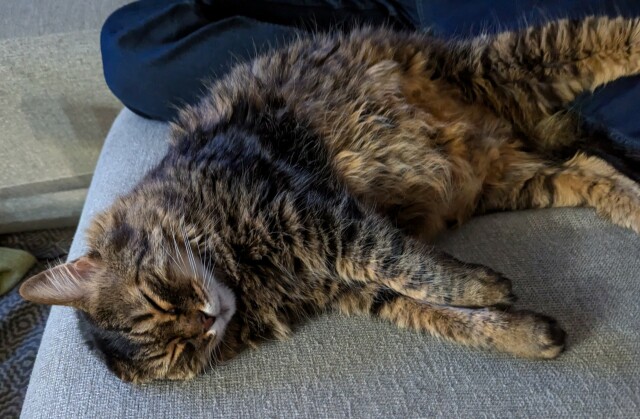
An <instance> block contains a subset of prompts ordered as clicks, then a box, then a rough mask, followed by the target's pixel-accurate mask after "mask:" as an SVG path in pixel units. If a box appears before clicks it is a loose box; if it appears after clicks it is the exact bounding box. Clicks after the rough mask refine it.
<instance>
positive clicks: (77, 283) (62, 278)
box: [20, 256, 100, 310]
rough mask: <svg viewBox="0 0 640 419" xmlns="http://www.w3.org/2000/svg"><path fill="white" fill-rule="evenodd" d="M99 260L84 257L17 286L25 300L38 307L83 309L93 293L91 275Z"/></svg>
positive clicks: (97, 266)
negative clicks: (59, 306) (38, 305)
mask: <svg viewBox="0 0 640 419" xmlns="http://www.w3.org/2000/svg"><path fill="white" fill-rule="evenodd" d="M99 264H100V261H99V260H96V259H92V258H89V257H87V256H83V257H81V258H79V259H76V260H74V261H72V262H67V263H64V264H62V265H58V266H56V267H53V268H51V269H48V270H46V271H44V272H41V273H39V274H37V275H35V276H32V277H31V278H29V279H27V280H26V281H25V282H24V283H23V284H22V285H21V286H20V295H21V296H22V298H24V299H25V300H29V301H32V302H34V303H38V304H49V305H62V306H71V307H75V308H78V309H81V310H86V308H87V304H88V302H89V298H90V296H91V294H92V292H93V289H94V286H93V276H94V274H95V273H96V271H97V270H98V268H99Z"/></svg>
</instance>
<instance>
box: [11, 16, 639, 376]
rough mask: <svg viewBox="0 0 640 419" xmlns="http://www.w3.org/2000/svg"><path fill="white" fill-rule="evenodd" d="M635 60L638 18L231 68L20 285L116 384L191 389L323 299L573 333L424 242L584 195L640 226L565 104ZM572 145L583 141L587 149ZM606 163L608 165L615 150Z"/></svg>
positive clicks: (635, 195) (584, 200)
mask: <svg viewBox="0 0 640 419" xmlns="http://www.w3.org/2000/svg"><path fill="white" fill-rule="evenodd" d="M638 72H640V19H624V18H607V17H588V18H585V19H582V20H557V21H552V22H549V23H546V24H544V25H540V26H537V27H528V28H525V29H523V30H519V31H514V32H506V33H500V34H497V35H484V36H480V37H477V38H473V39H469V40H453V41H452V40H442V39H438V38H435V37H433V36H431V35H428V34H422V33H409V32H396V31H392V30H389V29H386V28H370V27H361V28H357V29H354V30H352V31H350V32H346V33H336V34H317V35H310V36H301V37H300V38H299V39H298V40H296V41H295V42H293V43H292V44H291V45H290V46H288V47H287V48H284V49H281V50H276V51H272V52H269V53H267V54H265V55H263V56H260V57H258V58H256V59H254V60H253V61H251V62H247V63H242V64H238V65H237V67H235V69H234V70H233V71H232V72H231V73H230V74H229V75H227V76H226V77H225V78H223V79H221V80H219V81H217V82H216V83H215V84H213V85H212V86H210V87H209V89H208V90H207V94H206V95H205V96H204V97H203V99H202V100H201V102H200V103H199V104H198V105H196V106H187V107H185V108H184V109H183V110H182V111H181V114H180V117H179V118H178V120H177V121H176V122H174V123H172V126H171V145H170V149H169V151H168V153H167V155H166V156H165V157H164V158H163V159H162V161H161V162H160V163H159V164H158V165H157V167H155V168H154V169H152V170H151V171H150V172H149V173H148V174H147V175H146V176H145V177H144V178H143V179H142V180H141V181H140V182H139V184H138V185H137V186H136V187H135V188H134V189H133V190H132V191H130V192H129V193H128V194H126V195H124V196H122V197H120V198H118V199H117V200H116V201H115V202H114V203H113V205H112V206H111V207H110V208H109V209H107V210H106V211H104V212H102V213H101V214H99V215H97V216H96V217H95V218H94V219H93V220H92V223H91V225H90V227H89V228H88V231H87V241H88V249H89V250H88V252H87V253H86V254H85V255H84V256H82V257H80V258H79V259H76V260H74V261H70V262H68V263H66V264H62V265H60V266H57V267H53V268H51V269H50V270H48V271H46V272H43V273H41V274H38V275H36V276H34V277H32V278H30V279H28V280H27V281H26V282H25V283H24V284H23V285H22V287H21V289H20V292H21V295H22V296H23V297H24V298H25V299H27V300H31V301H34V302H37V303H43V304H55V305H67V306H71V307H74V308H76V309H77V311H78V316H79V317H80V320H81V321H80V324H81V329H82V331H83V333H84V335H85V336H86V338H87V340H88V341H89V343H90V344H91V345H92V347H94V348H95V349H97V352H98V353H99V354H101V356H102V357H103V358H104V360H105V362H106V364H107V365H108V367H109V368H110V369H111V370H112V371H113V372H114V373H115V374H116V375H117V376H118V377H120V378H121V379H122V380H125V381H131V382H135V383H143V382H147V381H150V380H154V379H172V380H185V379H190V378H192V377H194V376H195V375H197V374H199V373H201V372H203V371H205V370H207V369H208V368H211V367H214V366H215V365H218V364H219V363H221V362H225V361H227V360H230V359H232V358H233V357H234V355H236V354H237V353H239V352H240V351H241V350H243V349H245V348H247V347H256V346H258V345H259V344H260V342H262V341H264V340H265V339H280V338H285V337H286V336H289V335H290V334H291V333H292V328H293V327H294V326H295V324H296V323H297V322H299V321H301V320H304V319H306V318H308V317H310V316H313V315H315V314H318V313H322V312H325V311H329V310H338V311H340V312H342V313H347V314H350V315H356V314H357V315H371V316H374V317H378V318H381V319H385V320H387V321H390V322H393V323H395V324H397V325H398V326H400V327H406V328H411V329H415V330H418V331H425V332H428V333H431V334H433V335H436V336H439V337H442V338H444V339H448V340H451V341H455V342H459V343H462V344H466V345H470V346H474V347H480V348H486V349H493V350H497V351H502V352H506V353H509V354H513V355H516V356H520V357H526V358H536V359H549V358H554V357H557V356H558V355H559V354H560V353H561V352H562V351H563V350H564V347H565V336H566V334H565V332H564V331H563V330H562V328H561V327H560V325H558V323H557V322H556V321H555V320H554V319H552V318H550V317H547V316H545V315H542V314H538V313H534V312H531V311H526V310H516V309H514V308H513V307H512V305H513V303H514V302H515V300H516V297H515V296H514V294H513V292H512V286H511V282H510V280H509V279H507V278H505V277H504V276H503V275H501V274H500V273H498V272H496V271H494V270H492V269H490V268H488V267H485V266H482V265H476V264H470V263H465V262H462V261H460V260H457V259H455V258H453V257H451V256H449V255H447V254H445V253H443V252H441V251H439V250H437V249H436V248H434V246H433V245H432V244H431V243H432V242H433V239H434V238H435V237H436V236H437V235H438V234H439V233H441V232H442V231H443V230H445V229H446V228H447V227H451V226H454V225H458V224H460V223H463V222H464V221H466V220H467V219H469V218H470V217H471V216H472V215H474V214H482V213H486V212H490V211H504V210H518V209H527V208H547V207H572V206H589V207H594V208H595V209H596V211H597V212H598V213H599V214H600V215H602V216H604V217H606V218H608V219H609V220H611V221H612V222H613V223H615V224H618V225H620V226H624V227H627V228H630V229H632V230H634V231H635V232H637V233H640V186H639V184H638V183H636V182H635V181H633V180H632V179H630V178H629V177H628V176H625V175H624V174H623V171H622V169H624V167H627V168H628V167H630V166H629V164H627V166H625V165H624V164H619V166H620V167H621V168H622V169H620V170H618V169H616V168H615V167H614V166H613V165H611V164H609V163H608V162H607V161H605V160H603V159H601V158H600V157H597V156H596V155H594V153H589V152H585V151H584V149H588V148H589V147H590V146H592V145H593V144H597V142H598V141H599V140H598V139H597V138H595V136H594V135H593V133H592V132H591V131H590V130H588V129H586V128H585V127H584V124H583V122H582V121H581V119H580V118H579V117H578V116H577V115H576V114H574V113H572V112H571V111H570V110H568V105H569V104H570V103H571V102H572V100H573V99H574V98H575V97H576V96H577V95H578V94H580V93H582V92H585V91H591V90H593V89H594V88H596V87H597V86H599V85H602V84H604V83H606V82H608V81H611V80H614V79H616V78H618V77H622V76H627V75H632V74H636V73H638ZM583 147H584V149H583ZM618 163H619V162H618Z"/></svg>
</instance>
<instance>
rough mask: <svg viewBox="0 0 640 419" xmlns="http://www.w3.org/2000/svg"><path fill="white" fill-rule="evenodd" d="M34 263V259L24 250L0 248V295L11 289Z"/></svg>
mask: <svg viewBox="0 0 640 419" xmlns="http://www.w3.org/2000/svg"><path fill="white" fill-rule="evenodd" d="M35 263H36V258H35V257H33V256H32V255H31V254H30V253H27V252H25V251H24V250H18V249H9V248H6V247H0V295H4V294H5V293H6V292H7V291H9V290H10V289H11V288H13V287H14V286H15V285H16V284H17V283H18V282H19V281H20V280H21V279H22V277H23V276H24V275H25V274H26V273H27V272H29V269H31V267H32V266H33V265H34V264H35Z"/></svg>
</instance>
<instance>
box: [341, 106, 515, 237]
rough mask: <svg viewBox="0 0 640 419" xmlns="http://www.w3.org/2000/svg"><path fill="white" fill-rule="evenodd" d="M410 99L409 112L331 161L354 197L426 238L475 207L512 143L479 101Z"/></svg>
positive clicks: (505, 128)
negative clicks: (479, 104) (427, 101)
mask: <svg viewBox="0 0 640 419" xmlns="http://www.w3.org/2000/svg"><path fill="white" fill-rule="evenodd" d="M415 97H416V96H415V95H414V98H415ZM407 102H408V103H405V107H404V112H405V113H406V115H407V116H409V117H408V118H395V119H394V121H393V122H392V123H388V124H387V125H388V126H387V127H385V128H383V129H376V130H375V135H365V136H364V137H365V138H362V139H360V140H358V139H356V140H355V141H352V142H350V143H349V144H348V145H347V146H344V147H343V148H342V149H341V150H336V151H335V153H332V154H333V155H334V156H335V157H334V167H335V168H336V169H337V173H338V174H339V176H341V177H342V179H343V180H344V182H345V183H346V185H347V187H348V188H349V190H350V191H351V192H352V194H354V195H355V196H356V197H357V198H358V199H360V200H362V201H364V202H366V203H368V204H369V205H372V206H374V207H375V208H376V209H377V210H378V211H380V212H381V213H383V214H384V215H386V216H388V217H390V218H392V219H393V220H394V222H395V223H396V224H397V225H399V226H400V227H402V228H403V229H405V230H407V231H408V232H410V233H412V234H415V235H417V236H420V237H421V238H423V239H427V240H429V239H433V238H434V237H435V236H436V235H437V234H438V233H440V232H441V231H442V230H444V229H445V228H447V226H451V225H454V224H460V223H462V222H463V221H466V220H467V219H468V218H469V217H471V215H473V213H474V212H475V210H476V207H477V204H478V202H479V201H480V199H481V197H482V195H483V193H484V190H485V188H486V187H487V185H495V184H499V183H500V179H501V177H502V176H503V173H504V171H505V164H506V162H507V161H508V159H506V160H505V155H508V153H509V152H510V150H511V149H512V148H514V147H516V146H517V144H516V141H515V140H512V139H513V134H512V133H511V128H510V126H509V124H508V123H507V122H506V121H503V120H500V119H499V118H497V116H496V115H495V114H493V113H492V112H490V111H489V110H488V109H486V108H484V107H481V106H477V107H476V106H474V107H472V106H469V105H468V104H464V103H461V102H459V101H458V100H456V98H455V97H448V98H446V99H443V100H441V101H439V102H430V103H429V104H428V106H427V105H426V104H423V103H421V102H415V101H410V100H408V101H407ZM385 122H388V121H384V120H380V121H379V123H380V124H382V123H385ZM369 128H371V127H369Z"/></svg>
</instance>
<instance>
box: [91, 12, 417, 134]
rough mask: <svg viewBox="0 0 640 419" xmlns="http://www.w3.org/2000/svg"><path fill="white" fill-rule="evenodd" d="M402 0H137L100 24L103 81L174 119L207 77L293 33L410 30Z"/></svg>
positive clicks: (130, 101) (157, 115) (154, 114)
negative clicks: (368, 27) (381, 27)
mask: <svg viewBox="0 0 640 419" xmlns="http://www.w3.org/2000/svg"><path fill="white" fill-rule="evenodd" d="M403 1H404V3H403ZM403 1H397V0H359V1H354V0H310V1H305V2H300V1H297V2H296V1H294V0H291V1H286V0H285V1H282V0H281V1H277V2H271V1H265V0H235V1H233V2H218V1H209V2H206V1H184V0H142V1H137V2H135V3H132V4H129V5H127V6H124V7H123V8H121V9H119V10H117V11H116V12H114V13H113V14H112V15H111V16H110V17H109V18H108V19H107V21H106V22H105V24H104V27H103V29H102V35H101V48H102V57H103V65H104V75H105V79H106V82H107V85H108V86H109V88H110V89H111V90H112V92H113V93H114V94H115V95H116V97H118V98H119V99H120V100H121V101H122V102H123V103H124V105H125V106H127V107H128V108H129V109H131V110H132V111H134V112H136V113H138V114H140V115H142V116H145V117H148V118H152V119H159V120H165V121H167V120H172V119H173V118H174V117H175V116H176V114H177V108H178V107H179V106H181V105H183V104H193V103H195V102H196V101H197V100H198V98H199V97H200V96H201V94H202V93H203V82H204V81H205V80H211V79H214V78H218V77H221V76H222V75H224V74H225V73H226V72H227V71H228V70H229V69H230V68H231V67H232V66H233V65H234V64H235V63H236V62H238V60H246V59H249V58H251V57H253V56H255V55H256V54H259V53H261V52H264V51H266V50H267V49H269V48H271V47H274V46H278V45H282V44H284V43H286V42H288V41H290V40H291V39H293V38H294V37H295V35H296V32H297V31H298V30H305V29H314V30H315V29H317V30H329V29H331V28H336V27H338V28H340V27H345V26H349V25H351V24H374V25H375V24H388V25H391V26H394V27H398V28H410V29H413V28H414V24H415V23H417V19H416V20H415V21H412V20H411V18H412V17H415V13H412V12H411V9H412V7H411V6H413V5H414V4H415V0H403ZM405 6H408V7H405Z"/></svg>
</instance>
